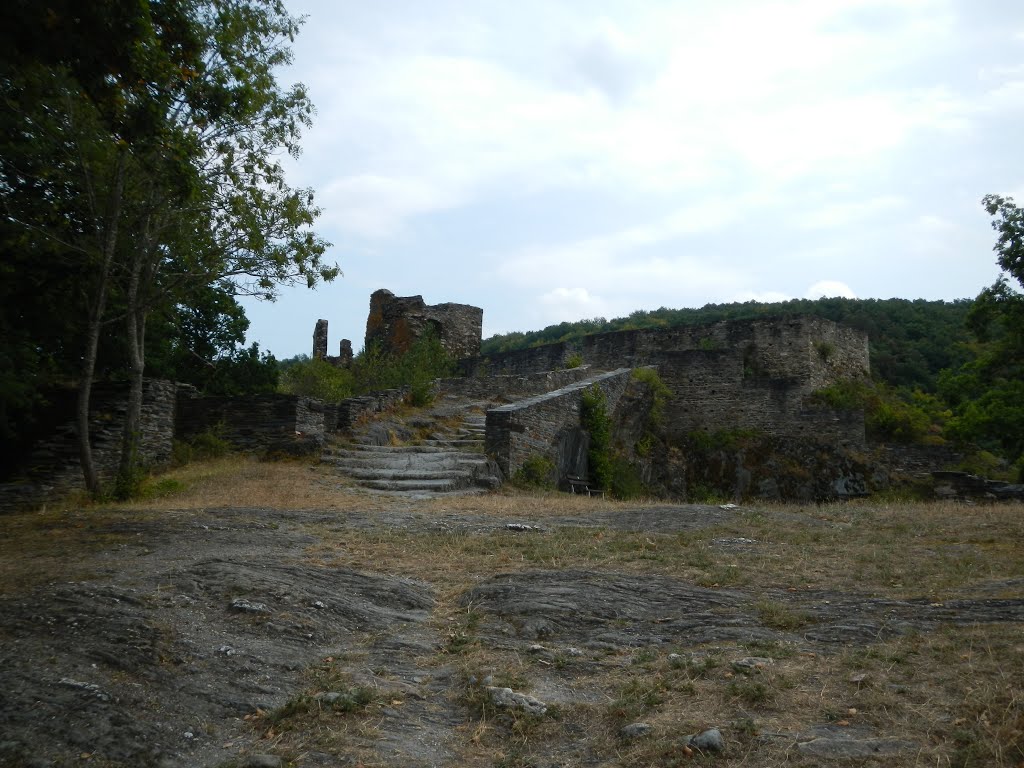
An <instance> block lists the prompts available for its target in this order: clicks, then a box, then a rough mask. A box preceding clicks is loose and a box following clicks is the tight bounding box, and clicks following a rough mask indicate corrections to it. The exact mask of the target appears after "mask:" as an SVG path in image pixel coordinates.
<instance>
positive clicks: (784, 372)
mask: <svg viewBox="0 0 1024 768" xmlns="http://www.w3.org/2000/svg"><path fill="white" fill-rule="evenodd" d="M573 356H580V357H582V359H583V362H584V364H586V365H589V366H590V367H591V368H592V369H604V370H608V369H612V368H617V367H619V366H633V367H639V366H642V365H653V366H656V367H657V369H658V372H659V374H660V376H661V378H662V380H663V381H664V382H665V384H666V385H667V386H668V387H669V389H670V390H671V391H672V393H673V398H672V399H671V400H670V402H669V404H668V407H667V408H666V420H665V421H666V425H667V429H668V430H669V432H670V433H671V434H672V436H673V437H679V436H682V435H685V434H686V433H688V432H691V431H695V430H721V429H756V430H763V431H765V432H768V433H769V434H773V435H777V436H780V437H800V438H810V439H815V440H818V441H820V442H831V443H834V444H843V445H849V446H851V447H860V446H863V445H864V428H863V417H862V415H860V414H852V415H851V414H838V413H833V412H826V411H822V410H820V409H809V408H808V407H807V404H806V403H807V397H808V395H810V393H811V392H813V391H814V390H816V389H819V388H820V387H822V386H825V385H826V384H828V383H831V382H834V381H837V380H840V379H843V378H849V377H857V376H866V375H868V370H869V362H868V342H867V336H866V335H865V334H864V333H862V332H860V331H857V330H854V329H851V328H845V327H842V326H839V325H837V324H835V323H833V322H831V321H828V320H824V319H820V318H813V317H799V318H784V319H774V320H773V319H756V320H741V321H726V322H720V323H714V324H712V325H706V326H692V327H684V328H670V329H665V330H633V331H621V332H615V333H603V334H597V335H594V336H588V337H585V338H583V339H579V340H575V341H572V342H560V343H557V344H549V345H545V346H543V347H535V348H532V349H525V350H517V351H515V352H509V353H503V354H499V355H491V356H488V357H481V358H476V359H474V360H467V361H463V365H462V371H463V372H464V373H465V374H466V375H478V376H479V375H488V374H490V375H494V374H506V375H507V374H515V375H525V374H529V373H535V372H537V371H540V370H551V369H552V368H558V367H559V366H564V365H565V363H566V361H568V360H569V359H570V358H571V357H573Z"/></svg>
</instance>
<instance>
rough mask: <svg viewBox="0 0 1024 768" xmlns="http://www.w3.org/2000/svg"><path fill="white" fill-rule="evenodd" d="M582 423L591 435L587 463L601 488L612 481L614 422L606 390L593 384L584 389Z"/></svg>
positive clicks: (609, 484) (608, 486)
mask: <svg viewBox="0 0 1024 768" xmlns="http://www.w3.org/2000/svg"><path fill="white" fill-rule="evenodd" d="M580 424H581V426H582V427H583V429H584V430H586V432H587V434H589V435H590V447H589V448H588V449H587V465H588V467H589V469H590V476H591V477H592V478H593V479H594V482H595V483H597V485H598V486H599V487H601V488H611V483H612V423H611V419H610V418H609V417H608V403H607V400H606V399H605V396H604V391H603V390H602V389H601V388H600V387H599V386H597V385H596V384H592V385H591V386H589V387H587V388H586V389H585V390H584V391H583V397H582V399H581V401H580Z"/></svg>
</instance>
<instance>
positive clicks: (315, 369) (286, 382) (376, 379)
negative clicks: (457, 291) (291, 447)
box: [280, 331, 454, 406]
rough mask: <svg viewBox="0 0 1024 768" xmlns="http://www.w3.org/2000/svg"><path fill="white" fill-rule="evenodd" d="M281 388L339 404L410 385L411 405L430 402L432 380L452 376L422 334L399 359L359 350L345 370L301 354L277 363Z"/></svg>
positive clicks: (443, 355) (432, 339)
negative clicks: (369, 394) (280, 371)
mask: <svg viewBox="0 0 1024 768" xmlns="http://www.w3.org/2000/svg"><path fill="white" fill-rule="evenodd" d="M282 368H283V372H282V374H281V385H280V390H281V391H282V392H285V393H287V394H292V395H304V396H306V397H315V398H318V399H320V400H325V401H327V402H338V401H340V400H344V399H345V398H347V397H353V396H355V395H361V394H365V393H367V392H379V391H382V390H385V389H397V388H399V387H409V400H410V403H411V404H412V405H417V406H420V405H426V404H427V403H429V402H430V400H431V399H432V398H433V382H434V380H435V379H438V378H443V377H445V376H449V375H451V373H452V371H453V370H454V364H453V361H452V359H451V357H450V356H449V355H448V353H447V352H446V351H445V349H444V346H443V345H442V344H441V341H440V339H438V338H437V335H436V334H435V333H431V332H429V331H428V332H427V333H425V334H424V335H423V336H421V337H420V338H419V339H417V340H416V341H415V342H413V344H412V346H411V347H410V348H409V350H408V351H407V352H406V353H405V354H403V355H388V354H385V353H383V352H382V351H381V347H380V345H379V344H371V345H370V346H369V348H365V349H363V350H362V351H360V352H359V354H358V355H356V356H355V358H354V359H353V360H352V365H351V367H349V368H343V367H340V366H335V365H333V364H331V363H329V362H327V361H326V360H313V359H310V358H309V357H306V356H305V355H303V356H301V357H300V358H297V359H296V358H293V359H291V360H286V361H283V362H282Z"/></svg>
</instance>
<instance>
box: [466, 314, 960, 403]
mask: <svg viewBox="0 0 1024 768" xmlns="http://www.w3.org/2000/svg"><path fill="white" fill-rule="evenodd" d="M972 304H973V299H959V300H957V301H925V300H924V299H916V300H913V301H910V300H907V299H842V298H827V299H815V300H810V299H793V300H791V301H784V302H777V303H771V304H764V303H760V302H754V301H748V302H745V303H743V304H708V305H706V306H704V307H701V308H700V309H668V308H666V307H662V308H661V309H655V310H652V311H646V310H637V311H635V312H632V313H631V314H630V315H629V316H628V317H619V318H615V319H613V320H605V319H604V318H603V317H598V318H593V319H590V320H579V321H577V322H574V323H559V324H558V325H550V326H548V327H547V328H545V329H543V330H541V331H527V332H525V333H524V332H518V331H515V332H512V333H506V334H498V335H495V336H492V337H490V338H489V339H486V340H485V341H484V342H483V344H482V346H481V354H484V355H488V354H494V353H497V352H507V351H511V350H515V349H525V348H527V347H536V346H540V345H541V344H552V343H554V342H558V341H568V340H571V339H578V338H581V337H583V336H587V335H590V334H594V333H606V332H609V331H626V330H632V329H638V328H673V327H677V326H686V325H705V324H708V323H716V322H718V321H720V320H744V319H750V318H756V317H785V316H794V315H814V316H817V317H824V318H826V319H828V320H833V321H835V322H837V323H842V324H843V325H848V326H850V327H853V328H858V329H860V330H862V331H865V332H866V333H867V334H868V338H869V340H870V343H871V371H872V374H873V376H874V377H875V378H876V379H878V380H880V381H883V382H885V383H887V384H890V385H892V386H894V387H907V388H919V389H922V390H924V391H925V392H935V391H936V388H937V383H938V374H939V372H940V371H941V370H943V369H944V368H959V367H960V366H961V365H963V364H964V363H965V362H966V361H967V360H968V359H970V352H969V349H968V347H967V342H968V341H970V335H969V333H968V330H967V327H966V323H965V321H966V319H967V313H968V311H969V310H970V308H971V305H972Z"/></svg>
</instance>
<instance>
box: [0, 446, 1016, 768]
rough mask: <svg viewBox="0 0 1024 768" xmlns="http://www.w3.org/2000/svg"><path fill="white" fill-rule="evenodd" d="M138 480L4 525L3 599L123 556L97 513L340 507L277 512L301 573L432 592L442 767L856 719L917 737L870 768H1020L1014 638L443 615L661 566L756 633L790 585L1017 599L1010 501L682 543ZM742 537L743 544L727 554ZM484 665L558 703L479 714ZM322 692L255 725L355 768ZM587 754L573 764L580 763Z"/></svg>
mask: <svg viewBox="0 0 1024 768" xmlns="http://www.w3.org/2000/svg"><path fill="white" fill-rule="evenodd" d="M169 481H173V482H169ZM156 482H157V483H163V487H164V488H166V489H168V490H169V493H168V495H166V496H164V497H162V498H153V499H151V500H149V501H146V502H143V503H141V504H132V505H120V506H108V507H101V508H87V509H64V510H51V511H46V512H37V513H33V514H30V515H11V516H7V517H5V527H6V529H7V530H6V532H7V534H8V535H7V536H5V537H4V538H3V539H0V585H3V586H2V587H0V589H2V590H4V591H8V592H9V591H11V590H15V589H20V588H22V587H24V586H25V585H26V584H31V583H35V582H36V581H38V580H42V579H43V578H45V577H46V574H47V573H50V574H52V573H53V572H54V569H60V570H61V572H62V573H73V574H75V573H79V574H83V573H84V574H87V573H88V569H89V568H90V567H92V565H91V555H92V554H93V553H95V552H96V551H97V550H98V549H100V548H103V547H108V546H111V545H112V544H118V545H120V544H130V542H129V541H126V540H123V539H122V538H118V537H119V536H122V535H121V534H117V533H112V532H110V530H109V523H110V522H112V521H125V520H139V519H154V518H156V517H159V518H160V519H161V520H163V521H164V522H166V523H167V524H173V522H174V520H175V519H177V518H176V517H175V515H178V516H182V517H187V516H189V515H198V514H204V513H203V510H208V509H220V508H235V509H241V510H244V509H252V508H259V509H281V510H313V511H318V512H322V511H324V510H332V511H337V512H338V513H339V515H338V521H337V523H324V522H323V515H322V514H318V515H317V516H316V520H315V522H313V521H311V522H309V523H308V524H303V522H302V517H301V516H298V517H295V516H292V517H291V518H289V519H290V521H291V522H293V523H295V524H296V525H299V526H301V527H303V528H304V530H305V532H306V533H308V534H312V535H314V536H315V537H316V539H317V543H316V544H314V545H311V546H310V547H308V549H307V550H306V552H305V558H306V559H307V561H308V562H312V563H315V564H318V565H321V566H323V567H328V568H334V567H338V568H341V567H344V568H352V569H356V570H363V571H375V572H387V573H392V574H400V575H403V576H407V577H410V578H416V579H421V580H423V581H425V582H429V583H430V584H431V585H433V586H434V587H435V588H436V590H437V593H438V602H437V607H436V609H435V611H434V615H433V617H432V620H431V622H432V625H433V627H434V628H435V629H436V630H437V633H438V637H439V638H441V642H442V646H441V648H440V649H439V650H438V652H437V655H436V658H433V659H425V660H423V663H424V664H427V665H430V664H435V665H454V666H455V667H456V668H457V669H458V670H459V674H460V676H461V679H462V680H463V683H462V684H461V689H460V690H459V691H456V692H455V693H453V696H454V697H455V701H456V703H457V704H458V706H459V707H460V711H461V712H462V713H463V714H464V716H465V718H466V719H465V725H464V726H462V727H460V728H459V729H458V730H457V732H456V736H455V739H456V744H455V746H456V748H457V751H458V752H459V758H460V764H464V765H492V766H507V767H508V768H513V767H514V766H522V767H524V768H525V766H530V765H539V764H549V763H551V762H552V761H555V762H557V764H559V765H565V766H575V765H606V766H613V765H614V766H618V765H651V766H683V765H686V766H689V765H702V764H710V762H711V759H710V758H704V757H701V756H700V755H688V754H686V752H685V750H684V749H683V747H684V737H685V735H686V734H690V733H695V732H698V731H699V730H701V729H702V728H705V727H708V726H712V725H714V726H717V727H719V728H721V729H722V731H723V734H724V735H725V737H726V740H727V743H728V745H729V747H728V751H727V753H726V755H724V756H722V757H718V758H714V760H713V762H714V764H715V765H721V766H751V765H758V766H782V765H786V766H813V765H819V764H821V763H820V761H819V760H818V759H817V758H810V757H807V756H803V755H801V754H799V753H798V752H797V751H796V750H794V748H793V746H792V738H791V736H792V734H796V733H801V732H804V731H805V730H806V729H807V728H809V727H810V726H812V725H815V724H821V723H832V724H834V725H836V726H837V727H839V728H851V729H855V728H857V727H858V726H869V727H872V728H875V729H877V730H878V731H879V732H881V733H883V734H886V735H894V736H896V737H898V738H903V739H906V740H908V741H911V742H914V743H915V744H917V745H919V750H918V751H917V752H916V753H911V754H909V755H901V756H900V757H898V758H893V759H891V760H889V761H884V760H883V761H882V762H881V763H870V764H885V765H921V766H924V765H929V766H939V767H941V768H975V767H977V768H982V767H983V766H990V765H991V766H1006V767H1008V768H1016V766H1018V765H1019V764H1020V763H1021V761H1024V642H1022V641H1021V636H1020V631H1021V628H1020V625H1015V624H992V625H981V626H975V627H966V628H964V627H961V628H944V629H939V630H938V631H935V632H932V633H928V634H920V633H909V634H906V635H903V636H901V637H899V638H897V639H894V640H890V641H886V642H877V643H872V644H869V645H866V646H862V647H850V648H847V649H845V650H835V649H832V650H829V651H824V652H823V651H822V650H821V649H815V648H810V647H808V645H807V644H800V643H783V642H779V643H767V644H766V643H720V644H716V645H711V646H702V647H676V648H666V647H660V646H659V647H654V648H641V649H628V648H623V649H620V650H619V651H617V652H611V653H608V654H605V655H595V654H592V653H591V654H588V655H587V656H586V657H584V658H582V659H581V658H576V657H571V656H565V655H556V656H554V657H540V656H536V657H535V656H530V655H525V654H522V653H521V652H518V651H515V650H512V649H510V647H503V648H495V647H490V646H489V644H488V643H487V642H486V641H484V640H483V639H482V636H481V629H480V626H481V622H482V621H483V618H482V617H481V616H479V615H477V614H475V613H474V612H473V611H472V610H471V609H466V608H464V607H461V606H460V603H459V598H460V596H461V594H462V593H463V592H464V591H465V589H467V588H468V587H470V586H471V585H473V584H474V583H476V582H478V581H479V580H481V579H484V578H488V577H490V576H492V575H494V574H496V573H503V572H513V571H518V570H531V569H570V568H572V569H575V568H580V569H587V570H604V571H608V572H632V573H657V574H663V575H667V576H672V577H674V578H678V579H680V580H686V581H690V582H693V583H695V584H699V585H702V586H706V587H716V586H717V587H729V588H738V589H748V590H749V591H750V593H751V609H752V610H753V612H754V613H755V614H756V615H758V616H759V619H760V621H761V623H762V624H764V625H765V626H769V627H775V628H778V629H780V630H783V631H797V632H799V629H800V627H802V626H803V625H804V623H806V622H807V620H808V617H807V615H806V614H804V613H803V612H802V611H801V610H800V609H799V608H798V607H793V606H794V605H799V600H800V595H801V593H804V592H817V591H836V592H843V593H846V594H860V595H863V596H877V597H889V598H901V599H902V598H924V599H926V600H929V601H936V602H938V601H943V600H949V599H954V598H968V597H989V598H998V597H1014V598H1019V597H1021V595H1022V592H1024V550H1022V547H1024V545H1022V544H1021V542H1024V514H1022V512H1024V510H1022V507H1021V505H1010V504H1003V505H992V506H973V507H971V506H964V505H959V504H953V503H935V504H924V503H913V504H873V503H871V502H870V501H865V502H857V503H849V504H843V505H830V506H821V507H816V506H804V507H799V506H784V505H779V506H774V505H757V506H755V505H751V506H750V507H744V508H742V509H740V510H739V511H738V513H737V514H736V515H735V517H733V518H731V519H729V520H728V521H727V522H725V523H720V524H718V525H715V526H712V527H708V528H703V529H700V530H695V531H688V532H685V533H664V532H658V531H646V532H623V531H615V530H611V529H608V528H599V527H581V526H573V525H569V524H561V523H560V522H559V520H560V519H562V518H586V517H588V516H593V515H594V514H595V513H596V512H603V513H611V514H614V513H615V512H617V511H626V510H635V509H636V508H637V507H639V506H643V505H641V504H638V503H636V502H629V503H618V502H614V501H610V500H606V499H595V498H587V497H579V496H570V495H565V494H542V493H538V494H524V493H496V494H489V495H484V496H468V497H453V498H441V499H434V500H430V501H419V502H416V501H410V500H396V499H393V498H390V497H387V496H379V495H372V494H368V493H366V492H364V491H360V490H358V489H355V488H353V487H351V486H350V485H347V484H346V483H344V482H343V481H342V480H340V479H339V478H338V477H337V476H336V475H334V474H333V473H332V471H331V470H330V468H327V467H321V466H315V467H311V466H309V465H308V464H304V463H301V462H282V463H262V462H256V461H252V460H246V459H239V458H229V459H224V460H219V461H215V462H209V463H203V464H194V465H190V466H188V467H184V468H181V469H179V470H175V471H174V472H172V473H170V474H168V475H165V476H163V477H162V478H160V479H158V480H157V481H156ZM175 489H177V490H175ZM659 506H663V503H659ZM167 510H175V512H173V513H171V512H168V511H167ZM346 512H359V513H362V514H363V515H366V514H367V513H369V514H371V515H372V514H375V513H379V514H380V516H381V517H380V519H381V521H382V522H386V521H387V520H388V515H389V514H391V515H396V514H398V513H402V514H405V515H407V516H410V518H416V519H422V520H427V521H429V520H431V519H435V518H444V517H448V518H456V517H457V518H459V519H462V520H467V519H472V520H477V521H479V522H480V524H479V525H477V526H476V527H475V528H473V527H472V526H470V530H473V531H475V532H456V531H445V530H443V529H430V528H429V526H422V525H421V526H419V527H406V528H391V529H389V528H388V527H387V526H386V525H379V526H373V527H370V528H356V527H353V526H351V525H348V524H347V523H346V520H345V515H344V513H346ZM490 522H493V526H491V525H490V524H489V523H490ZM504 522H534V523H537V524H540V525H541V526H543V528H544V530H543V531H529V532H511V531H506V530H504V528H503V525H502V524H503V523H504ZM741 539H746V540H752V541H749V542H743V543H741V544H740V545H739V546H724V545H723V541H725V542H729V541H732V542H735V541H739V540H741ZM766 588H771V589H776V590H780V591H784V592H786V594H787V595H790V596H792V598H793V601H794V602H793V604H792V605H790V604H789V603H788V602H787V603H786V604H783V603H782V602H779V601H772V600H769V599H766V598H764V597H763V596H762V595H763V590H764V589H766ZM671 654H676V655H675V656H673V655H671ZM745 656H765V657H770V658H772V659H773V660H774V663H773V664H771V665H767V666H765V667H761V668H755V669H745V668H741V667H737V666H736V665H734V663H733V662H734V661H736V660H737V659H739V658H742V657H745ZM314 671H315V670H314ZM315 672H316V671H315ZM319 672H323V670H320V671H319ZM319 672H318V674H319ZM328 672H330V670H328ZM325 674H326V673H325ZM485 674H492V675H494V676H495V682H496V683H499V684H501V683H504V684H508V685H510V686H511V687H514V688H516V689H517V690H523V691H534V692H535V695H537V696H539V697H542V698H545V700H549V698H550V700H552V701H554V702H556V706H555V707H553V709H552V714H551V716H547V717H544V718H530V717H525V716H516V715H511V714H507V713H496V712H494V711H492V710H488V709H487V707H486V704H485V702H483V701H482V700H481V699H480V698H479V690H477V689H475V688H474V687H473V685H474V684H472V683H470V682H469V680H470V679H471V678H472V677H474V676H476V677H477V678H478V679H479V678H481V677H482V676H483V675H485ZM333 684H334V683H330V685H333ZM339 684H340V683H339ZM326 685H328V683H327V682H325V681H324V679H321V678H311V679H310V681H309V686H308V690H306V691H304V692H303V693H302V694H301V695H300V696H299V697H298V698H296V700H295V705H294V706H293V707H292V709H291V710H287V711H282V712H278V713H275V714H274V716H273V718H269V719H263V720H260V721H258V723H256V724H257V725H258V726H259V727H260V728H263V729H264V732H265V733H266V734H268V737H267V742H268V745H269V746H271V747H273V748H274V749H276V750H278V751H279V752H280V753H281V754H285V755H288V756H298V755H301V754H302V753H303V751H304V750H306V749H307V748H311V747H313V746H316V747H317V748H322V747H325V746H328V747H331V748H332V749H333V748H334V747H337V748H338V749H341V748H342V746H344V749H346V750H349V753H350V754H351V753H353V752H352V750H355V752H354V753H355V754H359V755H360V756H361V757H364V758H366V760H367V764H370V763H371V761H372V751H371V747H372V744H373V741H374V739H375V738H376V736H375V733H374V731H373V722H376V721H375V719H374V717H375V716H374V713H375V709H376V708H379V706H381V704H380V701H379V700H375V701H374V702H370V703H368V704H367V705H366V706H365V708H364V709H363V710H362V711H360V712H355V713H353V712H337V711H324V710H323V709H322V708H320V707H318V706H313V704H312V701H311V699H310V698H309V696H310V695H311V694H313V693H316V692H318V691H321V690H324V689H325V686H326ZM389 696H390V694H386V695H385V699H388V698H389ZM560 696H562V697H563V698H562V700H561V701H560V700H559V697H560ZM396 700H397V699H396ZM271 720H275V722H271ZM636 720H643V721H644V722H647V723H649V724H650V725H651V726H652V727H653V729H654V730H653V732H652V735H651V736H648V737H645V738H643V739H638V740H636V741H625V740H623V739H622V738H621V737H620V736H619V735H618V730H619V728H621V726H623V725H625V724H627V723H629V722H634V721H636ZM780 734H789V735H790V738H788V740H787V739H786V738H781V737H780ZM584 741H585V742H586V743H587V744H588V746H587V748H586V753H584V752H580V751H579V750H578V745H579V744H581V743H583V742H584ZM331 745H333V746H331ZM574 750H575V751H574ZM852 764H864V763H857V762H856V761H854V762H853V763H852Z"/></svg>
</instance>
